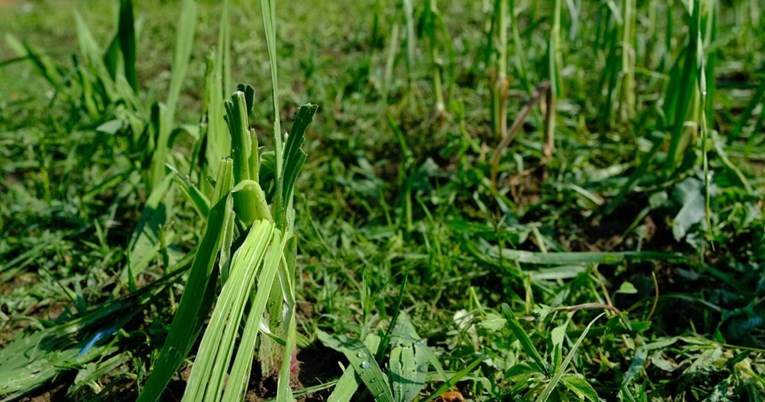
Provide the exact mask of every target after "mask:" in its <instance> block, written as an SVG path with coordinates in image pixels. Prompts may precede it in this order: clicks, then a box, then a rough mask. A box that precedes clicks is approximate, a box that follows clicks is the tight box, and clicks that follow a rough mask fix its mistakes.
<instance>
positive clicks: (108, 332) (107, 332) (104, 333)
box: [77, 328, 117, 357]
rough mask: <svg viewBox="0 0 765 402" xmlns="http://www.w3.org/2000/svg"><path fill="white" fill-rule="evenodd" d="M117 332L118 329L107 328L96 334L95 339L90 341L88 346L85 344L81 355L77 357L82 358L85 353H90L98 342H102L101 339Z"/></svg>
mask: <svg viewBox="0 0 765 402" xmlns="http://www.w3.org/2000/svg"><path fill="white" fill-rule="evenodd" d="M115 332H117V328H107V329H104V330H101V331H98V332H96V334H95V335H93V338H92V339H91V340H90V341H88V343H87V344H85V346H84V347H83V348H82V350H80V353H79V354H77V357H80V356H82V355H84V354H85V353H88V351H89V350H90V349H92V348H93V346H95V345H96V343H97V342H98V341H100V340H101V339H103V338H105V337H107V336H109V335H112V334H114V333H115Z"/></svg>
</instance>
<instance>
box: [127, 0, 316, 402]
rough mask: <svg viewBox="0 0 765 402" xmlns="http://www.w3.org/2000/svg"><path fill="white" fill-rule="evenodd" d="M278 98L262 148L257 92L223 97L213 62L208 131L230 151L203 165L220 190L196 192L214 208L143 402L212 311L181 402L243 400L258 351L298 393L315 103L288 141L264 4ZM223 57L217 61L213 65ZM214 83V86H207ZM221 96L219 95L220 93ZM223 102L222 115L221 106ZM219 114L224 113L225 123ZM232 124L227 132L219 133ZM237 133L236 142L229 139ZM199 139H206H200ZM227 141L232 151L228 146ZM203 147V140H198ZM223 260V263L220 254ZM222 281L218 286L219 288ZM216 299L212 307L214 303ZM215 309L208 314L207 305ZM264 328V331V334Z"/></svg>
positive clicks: (245, 89)
mask: <svg viewBox="0 0 765 402" xmlns="http://www.w3.org/2000/svg"><path fill="white" fill-rule="evenodd" d="M262 5H263V19H264V24H265V26H266V38H267V42H268V50H269V59H270V60H271V70H272V87H273V100H274V110H273V112H274V143H275V147H274V148H275V149H274V150H273V151H268V152H263V153H262V154H261V152H260V151H261V150H260V149H259V146H258V140H257V136H256V134H255V132H254V131H253V130H252V129H250V128H249V116H250V114H251V113H252V112H253V92H254V91H253V89H252V87H250V86H245V85H239V86H238V87H237V91H236V92H234V94H233V95H232V96H231V97H230V100H227V101H225V103H224V102H222V100H221V99H220V94H219V93H217V91H216V90H215V88H220V87H221V86H222V77H223V76H225V74H223V73H221V70H220V68H221V67H220V65H221V64H222V63H221V62H222V60H221V56H220V53H219V54H218V56H217V57H216V59H215V60H210V61H209V62H210V63H212V65H213V66H212V68H208V79H207V82H208V91H206V96H207V97H208V99H207V104H208V110H207V136H208V139H207V140H208V144H209V143H214V144H216V148H215V149H216V150H217V152H221V151H224V154H225V152H227V153H228V155H229V156H230V158H223V159H222V160H220V161H218V160H210V158H214V157H216V156H217V152H216V153H211V154H208V155H207V156H206V157H207V160H205V161H204V164H203V165H204V166H203V167H202V169H203V170H202V171H201V172H200V175H199V176H200V177H204V174H203V172H204V169H207V170H208V171H211V170H213V169H215V168H216V167H217V176H216V181H215V189H214V191H213V194H212V196H211V197H209V198H210V199H211V200H212V202H211V204H210V205H209V207H208V208H205V207H206V206H205V205H198V204H199V203H200V202H202V203H204V201H200V200H203V197H195V198H193V199H190V200H191V201H192V203H193V204H194V205H195V206H197V207H196V208H197V210H198V211H209V212H208V213H207V228H206V230H205V234H204V236H203V238H202V241H201V243H200V245H199V248H198V249H197V252H196V256H195V259H194V262H193V265H192V269H191V272H190V274H189V279H188V281H187V283H186V288H185V289H184V293H183V297H182V298H181V303H180V305H179V307H178V311H177V313H176V315H175V317H174V319H173V323H172V326H171V328H170V332H169V334H168V337H167V340H166V341H165V344H164V346H163V348H162V351H161V352H160V354H159V356H158V358H157V359H156V360H155V362H154V367H153V371H152V372H151V374H150V376H149V379H148V380H147V382H146V384H145V387H144V389H143V392H142V393H141V395H140V397H139V401H155V400H158V399H159V398H160V396H161V395H162V392H163V391H164V389H165V387H166V386H167V384H168V382H169V381H170V379H171V377H172V376H173V375H174V373H175V372H176V371H177V370H178V368H179V367H180V365H181V363H182V361H183V360H184V359H185V358H186V357H187V355H188V354H189V352H190V351H191V348H192V346H193V344H194V342H195V340H196V338H197V336H198V334H199V333H200V332H201V330H202V326H203V323H204V322H205V320H206V319H207V318H208V316H209V317H210V321H209V324H208V325H207V328H206V329H205V330H204V335H203V336H202V341H201V344H200V347H199V350H198V351H197V354H196V357H195V358H194V364H193V366H192V371H191V376H190V378H189V381H188V384H187V388H186V392H185V394H184V397H183V400H184V401H240V400H243V398H244V395H245V392H246V391H247V383H248V381H249V378H250V372H251V369H252V362H253V358H254V357H255V355H256V354H257V356H258V359H259V360H260V362H261V366H262V367H263V369H264V370H263V373H264V375H275V376H276V375H278V378H279V379H278V389H277V399H278V400H285V401H286V400H292V391H291V390H290V388H289V383H290V379H291V377H292V376H294V375H296V374H297V373H296V372H295V370H293V369H292V368H293V367H296V365H295V361H294V359H295V357H294V356H295V339H296V324H295V289H294V278H293V277H294V274H295V254H296V252H297V243H296V239H295V237H294V217H295V211H294V209H293V195H294V186H295V182H296V180H297V177H298V175H299V173H300V170H301V168H302V166H303V164H304V162H305V159H306V154H305V153H304V152H303V150H302V148H301V147H302V144H303V141H304V138H305V133H306V130H307V129H308V125H309V124H310V122H311V121H312V119H313V115H314V113H315V112H316V109H317V106H315V105H311V104H307V105H305V106H302V107H300V108H298V111H297V114H296V116H295V122H294V123H293V125H292V129H291V131H290V133H289V136H287V137H286V140H285V139H284V138H282V137H283V134H282V132H281V129H280V127H281V123H280V121H279V112H278V94H277V90H276V88H277V78H276V77H277V75H276V59H275V54H274V53H275V51H274V40H275V35H274V24H275V21H274V6H273V4H272V3H270V2H267V1H264V2H262ZM216 64H217V65H216ZM210 88H212V90H210ZM216 97H217V98H216ZM221 106H223V107H224V108H225V116H223V115H222V113H220V110H222V108H221ZM221 120H224V121H225V123H223V122H222V121H221ZM224 127H227V129H228V130H227V131H228V133H227V134H228V138H226V140H223V139H222V138H221V136H222V135H224V133H222V131H223V128H224ZM229 140H230V141H229ZM200 141H201V139H200ZM227 144H230V148H229V149H228V150H226V149H224V148H225V145H227ZM200 147H201V145H200ZM180 182H181V184H182V186H183V188H184V189H185V191H183V192H184V194H187V196H188V195H190V194H203V193H205V191H204V189H200V188H202V187H203V184H204V183H200V185H199V187H200V188H192V186H193V184H190V183H189V182H188V181H182V180H181V181H180ZM216 260H217V262H218V263H217V264H215V261H216ZM218 278H220V279H221V281H220V282H221V284H222V286H221V290H220V292H219V293H217V294H216V289H217V283H218ZM213 305H214V308H213ZM211 309H212V314H211V315H210V310H211ZM260 332H264V333H265V334H267V336H260V337H259V333H260Z"/></svg>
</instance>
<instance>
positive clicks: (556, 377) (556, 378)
mask: <svg viewBox="0 0 765 402" xmlns="http://www.w3.org/2000/svg"><path fill="white" fill-rule="evenodd" d="M605 314H606V313H600V315H598V316H597V317H595V319H594V320H592V321H590V323H589V324H587V327H586V328H585V329H584V331H583V332H582V335H579V339H577V340H576V342H575V343H574V346H572V347H571V350H570V351H569V352H568V355H566V358H565V359H563V363H561V365H560V367H558V370H557V371H555V374H553V376H552V378H551V379H550V382H549V383H547V385H546V386H545V388H544V390H542V393H541V394H540V395H539V397H538V398H537V402H546V401H547V399H548V398H549V397H550V394H552V392H553V390H554V389H555V387H557V386H558V382H560V379H561V377H563V374H564V373H565V372H566V369H567V368H568V365H569V364H571V360H573V359H574V356H575V355H576V350H577V349H578V348H579V345H581V344H582V341H583V340H584V338H585V337H586V336H587V332H589V331H590V328H591V327H592V324H594V323H595V321H597V320H598V319H600V317H603V316H604V315H605Z"/></svg>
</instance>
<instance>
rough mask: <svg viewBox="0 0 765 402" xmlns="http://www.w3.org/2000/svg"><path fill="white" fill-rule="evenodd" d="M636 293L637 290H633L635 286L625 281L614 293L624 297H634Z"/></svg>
mask: <svg viewBox="0 0 765 402" xmlns="http://www.w3.org/2000/svg"><path fill="white" fill-rule="evenodd" d="M637 292H638V290H637V289H636V288H635V285H633V284H632V283H630V282H627V281H624V282H622V284H621V286H619V289H618V290H617V291H616V293H622V294H626V295H634V294H636V293H637Z"/></svg>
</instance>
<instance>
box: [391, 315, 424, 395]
mask: <svg viewBox="0 0 765 402" xmlns="http://www.w3.org/2000/svg"><path fill="white" fill-rule="evenodd" d="M391 345H392V348H391V352H390V359H389V367H390V373H389V378H390V383H391V386H392V388H393V397H394V400H395V401H397V402H409V401H412V400H414V399H415V398H416V397H417V395H419V393H420V391H422V389H423V388H424V387H425V380H426V377H427V370H428V356H427V354H426V353H425V352H424V351H423V348H422V347H418V346H425V341H424V340H421V339H420V337H419V336H418V335H417V332H416V331H415V329H414V326H413V325H412V323H411V321H410V320H409V317H408V316H407V314H406V312H403V311H402V312H400V313H399V315H398V318H397V320H396V325H395V326H394V327H393V331H392V332H391Z"/></svg>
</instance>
